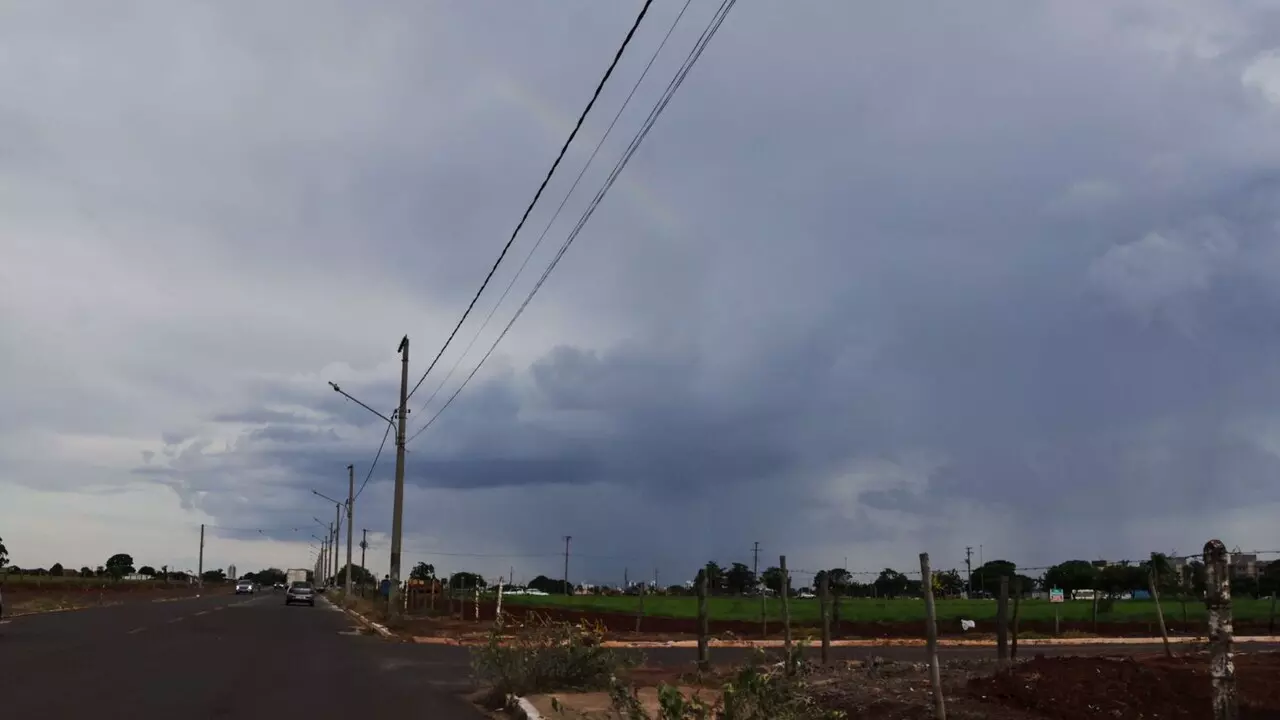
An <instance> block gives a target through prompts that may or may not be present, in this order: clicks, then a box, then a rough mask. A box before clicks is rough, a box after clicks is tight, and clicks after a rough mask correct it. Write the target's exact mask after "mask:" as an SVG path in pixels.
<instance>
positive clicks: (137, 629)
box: [129, 627, 146, 635]
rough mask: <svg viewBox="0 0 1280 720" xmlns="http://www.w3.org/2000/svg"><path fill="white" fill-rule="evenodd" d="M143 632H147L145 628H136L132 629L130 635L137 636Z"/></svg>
mask: <svg viewBox="0 0 1280 720" xmlns="http://www.w3.org/2000/svg"><path fill="white" fill-rule="evenodd" d="M143 630H146V628H144V627H140V628H134V629H132V630H130V631H129V634H130V635H137V634H138V633H140V632H142V631H143Z"/></svg>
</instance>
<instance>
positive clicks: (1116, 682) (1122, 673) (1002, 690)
mask: <svg viewBox="0 0 1280 720" xmlns="http://www.w3.org/2000/svg"><path fill="white" fill-rule="evenodd" d="M1277 677H1280V653H1258V654H1242V655H1237V656H1236V682H1237V688H1238V691H1239V696H1240V717H1241V718H1242V720H1262V719H1264V718H1265V719H1268V720H1280V682H1276V681H1275V678H1277ZM967 690H968V694H969V695H970V697H973V698H976V699H979V700H982V701H984V702H988V703H992V704H999V705H1003V706H1009V707H1015V708H1020V709H1025V710H1029V711H1032V712H1034V713H1035V714H1037V715H1040V716H1042V717H1045V718H1054V719H1055V720H1075V719H1076V718H1085V717H1103V718H1116V719H1117V720H1138V718H1142V719H1143V720H1152V719H1153V718H1161V719H1167V720H1183V719H1185V720H1193V719H1199V718H1205V717H1209V716H1210V715H1211V714H1212V713H1211V709H1210V708H1211V706H1212V703H1211V696H1210V680H1209V667H1208V659H1207V657H1205V656H1203V655H1200V656H1192V657H1178V658H1174V659H1173V660H1168V659H1164V658H1159V659H1134V658H1104V657H1058V658H1045V657H1043V656H1037V657H1035V658H1034V659H1032V660H1030V661H1028V662H1025V663H1021V664H1019V665H1017V666H1015V667H1014V668H1013V669H1011V670H1007V671H1004V672H1001V673H997V674H995V675H993V676H990V677H979V678H973V679H971V680H970V681H969V683H968V688H967Z"/></svg>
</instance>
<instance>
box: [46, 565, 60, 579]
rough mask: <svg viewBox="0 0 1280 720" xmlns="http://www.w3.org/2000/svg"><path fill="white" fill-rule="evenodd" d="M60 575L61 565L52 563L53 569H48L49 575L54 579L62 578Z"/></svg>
mask: <svg viewBox="0 0 1280 720" xmlns="http://www.w3.org/2000/svg"><path fill="white" fill-rule="evenodd" d="M62 573H63V568H62V563H54V564H53V567H51V568H49V574H50V575H52V576H54V577H62Z"/></svg>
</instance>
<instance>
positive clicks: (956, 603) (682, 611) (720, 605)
mask: <svg viewBox="0 0 1280 720" xmlns="http://www.w3.org/2000/svg"><path fill="white" fill-rule="evenodd" d="M503 602H504V603H511V604H515V605H531V606H538V607H548V608H574V609H581V610H592V611H597V612H612V613H634V612H636V611H637V610H638V609H639V607H640V603H639V598H636V597H619V596H603V595H601V596H596V595H583V596H574V597H565V596H558V595H548V596H529V595H511V596H507V597H504V598H503ZM708 604H709V610H710V615H711V619H712V620H743V621H748V622H750V621H756V620H759V619H760V600H759V599H758V598H733V597H713V598H710V599H709V600H708ZM1161 604H1162V607H1163V609H1164V613H1165V617H1166V618H1167V619H1168V620H1170V621H1171V622H1174V621H1181V620H1182V618H1183V604H1182V603H1181V602H1180V601H1178V600H1177V599H1173V600H1164V601H1163V602H1162V603H1161ZM790 605H791V608H790V609H791V619H792V622H793V623H795V624H798V625H817V624H819V623H820V621H821V618H820V615H819V608H818V601H817V600H792V601H791V603H790ZM1010 605H1011V606H1012V601H1011V602H1010ZM1155 608H1156V606H1155V603H1154V602H1153V601H1149V600H1117V601H1115V602H1114V603H1113V605H1112V609H1111V611H1110V612H1105V613H1104V612H1100V613H1099V614H1098V621H1099V622H1149V621H1153V620H1154V619H1155V617H1156V609H1155ZM697 611H698V605H697V599H696V598H693V597H665V596H654V595H650V596H646V597H645V599H644V612H645V614H646V615H652V616H657V617H676V618H692V617H696V616H697ZM1055 611H1057V612H1059V613H1060V617H1061V619H1062V620H1063V621H1064V622H1065V621H1088V620H1090V619H1091V617H1092V613H1093V603H1092V602H1089V601H1084V600H1074V601H1068V602H1065V603H1058V604H1054V603H1050V602H1049V601H1048V600H1025V601H1023V602H1022V603H1021V605H1020V608H1019V611H1018V614H1019V617H1020V618H1021V619H1023V620H1046V621H1052V620H1053V617H1054V612H1055ZM937 612H938V620H939V622H942V621H947V620H958V619H960V618H965V619H968V620H992V619H994V618H995V615H996V602H995V601H994V600H938V602H937ZM1270 612H1271V600H1269V599H1265V600H1254V599H1251V598H1238V599H1236V600H1235V601H1234V615H1235V619H1236V620H1237V621H1241V620H1262V621H1266V620H1267V619H1268V617H1269V615H1270ZM766 614H767V617H768V618H769V619H770V620H771V621H774V622H776V621H778V620H779V619H781V617H782V601H781V600H778V599H769V600H767V601H766ZM1186 617H1187V619H1188V620H1191V621H1194V620H1197V619H1200V620H1202V619H1204V618H1205V608H1204V603H1202V602H1197V601H1188V602H1187V603H1186ZM840 619H841V620H844V621H849V622H913V621H917V620H921V621H922V620H923V619H924V601H922V600H919V599H914V598H900V599H894V600H875V599H869V598H843V599H841V601H840Z"/></svg>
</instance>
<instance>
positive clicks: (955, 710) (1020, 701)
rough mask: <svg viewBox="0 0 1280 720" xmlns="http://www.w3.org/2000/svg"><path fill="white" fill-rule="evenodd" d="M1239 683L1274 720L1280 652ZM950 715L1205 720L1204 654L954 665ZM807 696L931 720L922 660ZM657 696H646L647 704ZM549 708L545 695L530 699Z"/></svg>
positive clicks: (709, 691)
mask: <svg viewBox="0 0 1280 720" xmlns="http://www.w3.org/2000/svg"><path fill="white" fill-rule="evenodd" d="M1235 660H1236V663H1235V664H1236V677H1237V683H1238V685H1237V687H1238V689H1239V693H1240V718H1241V720H1275V719H1277V718H1280V682H1277V681H1276V678H1277V677H1280V653H1257V654H1253V653H1238V654H1237V655H1236V658H1235ZM729 672H730V671H729V670H728V669H726V671H725V672H723V673H721V674H720V675H721V676H717V677H703V678H697V680H698V681H697V682H695V675H694V673H693V671H692V667H690V668H686V669H678V668H661V669H657V668H638V669H636V670H635V671H633V672H632V673H631V674H630V676H629V677H628V679H629V680H631V682H632V683H634V684H635V685H636V686H637V687H641V688H653V687H655V686H657V685H659V684H662V683H667V684H673V685H679V686H684V687H688V688H691V689H692V688H693V687H695V686H698V687H699V688H700V691H701V693H702V695H703V697H706V698H714V690H713V688H716V687H718V686H719V684H720V683H721V682H723V680H724V679H725V678H726V677H727V676H728V674H729ZM942 680H943V687H944V689H945V694H946V698H947V717H948V718H951V719H953V720H956V719H958V720H979V719H982V720H1078V719H1080V718H1107V719H1108V720H1112V719H1114V720H1138V719H1139V718H1141V719H1142V720H1191V719H1192V718H1197V719H1198V718H1205V717H1209V716H1210V714H1211V711H1210V700H1209V697H1210V695H1209V692H1210V683H1209V677H1208V658H1207V656H1206V655H1204V654H1203V653H1201V654H1195V655H1184V656H1178V657H1175V658H1174V659H1173V660H1168V659H1166V658H1164V657H1163V656H1154V657H1152V656H1148V657H1141V658H1103V657H1087V658H1086V657H1061V658H1044V657H1035V658H1032V659H1030V660H1024V661H1021V662H1019V663H1017V664H1016V665H1015V666H1014V667H1013V668H1011V669H1010V670H1006V671H1004V672H999V671H997V667H996V664H995V661H994V660H959V661H952V662H945V663H943V665H942ZM806 681H807V683H808V685H809V693H810V695H811V696H812V697H813V698H814V699H815V700H816V701H817V703H818V704H819V705H820V706H822V707H824V708H826V709H830V710H842V711H844V712H845V713H846V717H849V718H860V719H862V720H932V718H933V695H932V692H931V690H930V685H929V679H928V669H927V667H926V666H925V665H924V664H920V663H904V662H894V661H891V660H885V659H881V658H875V657H872V658H870V659H869V660H868V661H866V662H861V661H859V662H853V663H847V664H844V665H841V666H838V667H834V668H814V669H812V670H811V672H810V674H809V675H808V676H807V678H806ZM653 695H654V691H653V690H652V689H650V690H648V691H646V692H642V693H641V697H642V698H643V699H650V700H651V696H653ZM556 697H557V698H558V700H559V702H560V704H561V705H562V706H564V707H565V708H566V710H567V712H566V713H564V714H563V715H557V714H555V713H551V714H549V715H548V717H577V718H606V717H610V716H609V715H608V712H607V708H608V700H607V695H606V694H602V693H583V694H577V695H575V694H556ZM531 699H532V700H533V701H534V702H535V705H536V706H538V707H539V708H540V709H546V710H550V707H551V704H550V697H549V696H540V697H536V698H531Z"/></svg>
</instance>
